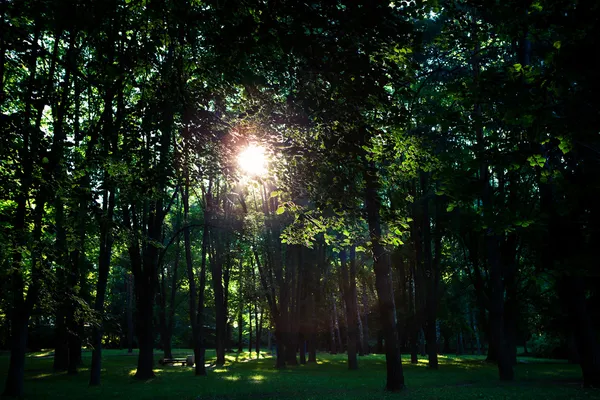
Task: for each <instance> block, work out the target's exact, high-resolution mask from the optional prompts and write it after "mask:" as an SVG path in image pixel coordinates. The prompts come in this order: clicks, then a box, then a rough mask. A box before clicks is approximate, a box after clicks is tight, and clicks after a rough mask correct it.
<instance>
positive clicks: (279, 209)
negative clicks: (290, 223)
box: [275, 206, 285, 215]
mask: <svg viewBox="0 0 600 400" xmlns="http://www.w3.org/2000/svg"><path fill="white" fill-rule="evenodd" d="M284 212H285V207H284V206H279V208H278V209H277V210H275V214H277V215H281V214H283V213H284Z"/></svg>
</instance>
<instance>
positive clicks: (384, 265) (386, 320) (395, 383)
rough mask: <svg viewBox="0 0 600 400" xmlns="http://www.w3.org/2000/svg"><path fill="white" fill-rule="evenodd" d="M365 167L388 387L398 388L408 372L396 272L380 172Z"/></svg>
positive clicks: (390, 388) (391, 389) (390, 389)
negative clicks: (386, 239) (385, 238)
mask: <svg viewBox="0 0 600 400" xmlns="http://www.w3.org/2000/svg"><path fill="white" fill-rule="evenodd" d="M366 167H367V168H366V170H365V175H364V178H365V184H366V189H365V203H366V208H367V222H368V225H369V231H370V236H371V246H372V250H373V268H374V269H375V285H376V288H377V296H378V302H379V314H380V317H381V325H382V329H383V333H384V339H385V353H386V354H385V358H386V367H387V381H386V386H385V387H386V390H389V391H397V390H401V389H402V388H404V374H403V371H402V360H401V358H400V346H399V340H398V332H397V327H396V309H395V306H394V292H393V287H392V271H391V266H390V263H389V258H388V257H386V254H385V249H384V248H383V245H382V244H381V226H380V219H379V218H380V216H379V211H380V199H379V194H378V190H379V184H378V182H377V171H376V169H375V167H374V165H373V163H372V162H371V163H369V164H367V165H366Z"/></svg>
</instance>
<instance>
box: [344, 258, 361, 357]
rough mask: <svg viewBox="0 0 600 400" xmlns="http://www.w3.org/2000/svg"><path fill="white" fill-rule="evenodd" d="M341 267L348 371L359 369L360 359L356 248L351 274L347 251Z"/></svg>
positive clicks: (351, 262)
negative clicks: (358, 347) (357, 342)
mask: <svg viewBox="0 0 600 400" xmlns="http://www.w3.org/2000/svg"><path fill="white" fill-rule="evenodd" d="M340 265H341V272H342V290H343V296H344V302H345V304H346V325H347V329H346V331H347V343H348V369H358V359H357V357H356V339H357V338H356V337H357V322H356V316H357V315H358V310H357V305H356V263H355V252H354V247H353V248H351V249H350V274H348V266H347V262H346V250H345V249H342V250H341V251H340Z"/></svg>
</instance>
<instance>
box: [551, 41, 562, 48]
mask: <svg viewBox="0 0 600 400" xmlns="http://www.w3.org/2000/svg"><path fill="white" fill-rule="evenodd" d="M553 46H554V48H555V49H556V50H560V46H561V43H560V40H557V41H556V42H554V44H553Z"/></svg>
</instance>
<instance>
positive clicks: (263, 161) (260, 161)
mask: <svg viewBox="0 0 600 400" xmlns="http://www.w3.org/2000/svg"><path fill="white" fill-rule="evenodd" d="M238 165H239V167H240V168H241V169H242V171H244V172H245V173H246V174H248V175H255V176H261V175H264V174H266V173H267V158H266V156H265V148H264V147H262V146H256V145H250V146H248V147H246V148H245V149H244V150H243V151H242V152H241V153H240V154H239V155H238Z"/></svg>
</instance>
